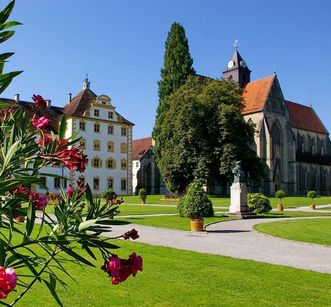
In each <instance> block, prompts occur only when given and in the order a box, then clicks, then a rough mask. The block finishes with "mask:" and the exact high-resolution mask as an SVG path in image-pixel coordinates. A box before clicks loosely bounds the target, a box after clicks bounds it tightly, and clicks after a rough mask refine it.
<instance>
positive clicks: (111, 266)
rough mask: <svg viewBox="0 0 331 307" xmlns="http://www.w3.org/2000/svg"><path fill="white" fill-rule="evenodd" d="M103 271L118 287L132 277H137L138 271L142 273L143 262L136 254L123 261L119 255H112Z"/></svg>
mask: <svg viewBox="0 0 331 307" xmlns="http://www.w3.org/2000/svg"><path fill="white" fill-rule="evenodd" d="M101 269H102V270H103V271H104V272H106V273H108V275H109V276H110V277H111V278H112V284H113V285H118V284H119V283H120V282H123V281H125V280H126V279H127V278H128V277H129V276H130V275H132V276H136V274H137V272H138V271H142V270H143V260H142V258H141V257H140V256H137V254H136V253H132V254H131V255H130V256H129V258H128V259H121V258H118V257H117V255H112V256H111V257H110V258H109V259H108V260H106V261H105V263H104V265H103V266H102V267H101Z"/></svg>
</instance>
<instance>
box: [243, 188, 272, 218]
mask: <svg viewBox="0 0 331 307" xmlns="http://www.w3.org/2000/svg"><path fill="white" fill-rule="evenodd" d="M247 205H248V208H249V210H250V211H251V212H254V213H257V214H258V213H268V212H269V211H271V209H272V207H271V205H270V201H269V199H268V197H266V196H265V195H264V194H262V193H249V194H248V202H247Z"/></svg>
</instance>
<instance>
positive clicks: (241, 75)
mask: <svg viewBox="0 0 331 307" xmlns="http://www.w3.org/2000/svg"><path fill="white" fill-rule="evenodd" d="M235 47H236V45H235ZM223 76H224V79H228V78H230V79H233V80H234V81H236V82H238V83H239V84H240V86H241V87H243V86H245V85H246V84H247V83H249V82H250V81H251V71H250V70H249V68H248V67H247V64H246V61H245V60H243V58H242V57H241V55H240V54H239V52H238V50H237V47H236V50H235V51H234V53H233V55H232V58H231V60H230V61H229V62H228V65H227V67H226V68H225V69H224V71H223Z"/></svg>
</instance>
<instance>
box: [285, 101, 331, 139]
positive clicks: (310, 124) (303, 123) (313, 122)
mask: <svg viewBox="0 0 331 307" xmlns="http://www.w3.org/2000/svg"><path fill="white" fill-rule="evenodd" d="M286 107H287V110H288V113H289V116H290V124H291V126H292V127H293V128H297V129H301V130H307V131H312V132H317V133H324V134H329V132H328V131H327V130H326V128H325V127H324V125H323V123H322V121H321V120H320V119H319V117H318V116H317V114H316V113H315V111H314V109H313V108H312V107H308V106H304V105H302V104H298V103H295V102H292V101H286Z"/></svg>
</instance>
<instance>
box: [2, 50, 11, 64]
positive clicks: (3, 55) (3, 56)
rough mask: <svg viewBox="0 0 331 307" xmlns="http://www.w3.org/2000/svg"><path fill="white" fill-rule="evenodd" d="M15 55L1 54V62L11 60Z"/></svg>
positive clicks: (9, 53)
mask: <svg viewBox="0 0 331 307" xmlns="http://www.w3.org/2000/svg"><path fill="white" fill-rule="evenodd" d="M13 54H14V52H5V53H1V54H0V62H4V61H5V60H7V59H8V58H10V57H11V56H12V55H13Z"/></svg>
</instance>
